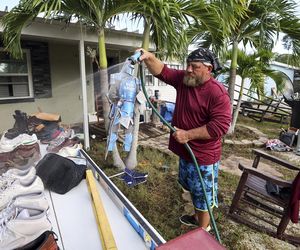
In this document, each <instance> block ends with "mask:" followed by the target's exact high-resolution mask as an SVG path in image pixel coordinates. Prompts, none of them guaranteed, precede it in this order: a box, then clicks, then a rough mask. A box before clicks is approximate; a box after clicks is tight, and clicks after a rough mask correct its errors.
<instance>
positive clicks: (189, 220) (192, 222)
mask: <svg viewBox="0 0 300 250" xmlns="http://www.w3.org/2000/svg"><path fill="white" fill-rule="evenodd" d="M179 220H180V222H181V223H182V224H184V225H186V226H190V227H199V223H198V221H197V220H196V219H195V217H194V215H187V214H185V215H182V216H181V217H180V218H179Z"/></svg>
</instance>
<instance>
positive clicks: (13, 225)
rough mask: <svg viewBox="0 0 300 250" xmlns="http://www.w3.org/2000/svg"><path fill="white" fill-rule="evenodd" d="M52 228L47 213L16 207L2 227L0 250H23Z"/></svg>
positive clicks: (0, 228)
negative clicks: (20, 249) (22, 249)
mask: <svg viewBox="0 0 300 250" xmlns="http://www.w3.org/2000/svg"><path fill="white" fill-rule="evenodd" d="M51 228H52V226H51V223H50V221H49V220H48V218H47V215H46V211H41V210H33V209H27V208H20V207H16V208H15V210H14V212H13V213H12V214H10V215H9V216H7V217H6V218H5V219H4V221H3V222H2V224H1V226H0V249H1V250H11V249H16V248H21V247H23V246H25V245H27V244H28V243H30V242H32V241H34V240H35V239H37V238H38V237H39V236H40V235H41V234H43V233H44V232H45V231H49V230H51Z"/></svg>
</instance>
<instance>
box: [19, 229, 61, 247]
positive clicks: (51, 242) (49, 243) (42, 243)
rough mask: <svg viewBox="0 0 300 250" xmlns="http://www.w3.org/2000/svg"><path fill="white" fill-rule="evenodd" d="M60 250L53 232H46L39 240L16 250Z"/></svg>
mask: <svg viewBox="0 0 300 250" xmlns="http://www.w3.org/2000/svg"><path fill="white" fill-rule="evenodd" d="M33 249H38V250H59V247H58V245H57V236H56V234H55V233H54V232H52V231H46V232H44V233H42V234H41V235H40V236H39V237H38V238H37V239H35V240H33V241H32V242H30V243H28V244H27V245H25V246H22V247H21V248H16V249H14V250H33Z"/></svg>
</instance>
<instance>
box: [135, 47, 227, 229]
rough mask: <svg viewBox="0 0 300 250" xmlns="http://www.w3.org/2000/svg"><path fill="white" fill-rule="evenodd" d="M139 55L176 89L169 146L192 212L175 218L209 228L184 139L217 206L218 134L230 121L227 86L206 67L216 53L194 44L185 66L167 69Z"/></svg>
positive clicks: (147, 55)
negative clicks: (176, 162)
mask: <svg viewBox="0 0 300 250" xmlns="http://www.w3.org/2000/svg"><path fill="white" fill-rule="evenodd" d="M142 51H143V54H142V55H141V57H140V61H144V62H145V64H146V65H147V67H148V70H149V71H150V72H151V73H152V74H153V75H154V76H155V77H157V78H158V79H160V80H162V81H164V82H166V83H167V84H170V85H172V86H173V87H174V88H175V89H176V91H177V96H176V106H175V110H174V115H173V120H172V125H173V126H174V127H175V128H176V132H174V133H173V134H172V136H170V141H169V149H170V150H171V151H172V152H174V153H175V154H176V155H178V156H179V157H180V159H179V180H178V181H179V183H180V184H181V186H182V187H183V188H184V189H185V190H188V191H189V192H190V193H191V197H192V200H193V204H194V207H195V214H194V215H192V216H189V215H183V216H181V217H180V221H181V222H182V223H184V224H186V225H189V226H200V227H203V228H204V229H206V230H209V222H210V217H209V213H208V208H207V205H206V202H205V198H204V193H203V190H202V186H201V183H200V179H199V175H198V172H197V169H196V167H195V165H194V163H193V161H192V158H191V156H190V155H189V153H188V151H187V150H186V148H185V146H184V144H185V143H188V144H189V146H190V147H191V149H192V151H193V153H194V154H195V157H196V159H197V162H198V165H199V168H200V172H201V174H202V178H203V181H204V183H205V186H206V187H205V189H206V193H207V197H208V202H209V204H210V207H211V208H213V207H217V206H218V200H217V192H218V185H217V184H218V167H219V164H220V158H221V146H222V145H221V137H222V136H223V135H224V134H225V133H226V132H227V130H228V128H229V126H230V122H231V106H230V99H229V95H228V93H227V91H226V89H225V88H224V87H223V85H222V84H220V83H219V82H218V81H217V80H215V79H214V78H213V77H212V75H211V73H212V72H214V71H217V70H219V69H220V65H219V62H218V59H217V58H216V56H215V55H214V54H213V53H212V52H211V51H210V50H208V49H205V48H199V49H197V50H195V51H193V52H192V53H190V54H189V55H188V58H187V68H186V70H175V69H170V68H168V67H167V66H166V65H164V63H163V62H161V61H160V60H159V59H158V58H156V57H155V56H154V54H152V53H150V52H148V51H145V50H142Z"/></svg>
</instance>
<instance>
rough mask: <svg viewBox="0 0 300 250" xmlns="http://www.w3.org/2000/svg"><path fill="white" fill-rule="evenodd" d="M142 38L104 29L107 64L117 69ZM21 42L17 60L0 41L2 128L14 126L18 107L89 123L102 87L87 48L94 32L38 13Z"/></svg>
mask: <svg viewBox="0 0 300 250" xmlns="http://www.w3.org/2000/svg"><path fill="white" fill-rule="evenodd" d="M5 13H6V12H0V18H1V16H3V15H4V14H5ZM2 32H3V27H1V26H0V34H1V33H2ZM141 43H142V35H141V34H139V33H134V32H127V31H120V30H114V29H107V30H106V46H107V59H108V65H109V66H111V67H109V70H111V71H112V72H113V71H116V70H119V67H118V66H119V65H118V64H120V63H122V62H124V60H125V59H126V58H127V57H128V56H130V55H131V54H132V53H133V52H134V51H135V49H136V48H138V47H140V46H141ZM21 44H22V48H23V52H24V57H23V59H21V60H16V59H14V58H12V57H11V56H10V55H9V54H8V53H6V52H5V51H4V50H3V44H2V42H1V41H0V117H1V123H0V131H3V130H6V129H9V128H11V127H12V126H13V124H14V118H13V116H12V114H13V113H14V110H17V109H20V110H22V111H23V112H26V113H27V114H33V113H36V112H37V111H38V110H42V111H43V112H48V113H58V114H60V115H61V117H62V122H63V123H64V124H74V123H82V122H83V121H84V120H85V123H87V122H86V120H87V117H88V116H87V114H88V113H89V114H92V113H94V112H95V110H96V104H95V103H96V101H97V96H98V95H99V91H100V90H99V84H98V82H99V75H98V74H97V73H96V72H97V66H96V65H95V63H93V62H92V59H91V58H90V56H89V55H87V53H86V49H87V47H88V46H89V47H91V48H96V47H97V44H98V37H97V35H96V33H95V32H94V31H93V30H91V29H88V28H86V27H84V26H80V24H79V23H71V24H68V25H66V24H65V23H63V22H60V21H54V20H51V21H46V20H45V19H42V18H37V19H36V20H35V21H33V22H32V23H31V24H30V25H28V26H26V27H25V28H24V29H23V30H22V36H21Z"/></svg>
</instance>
